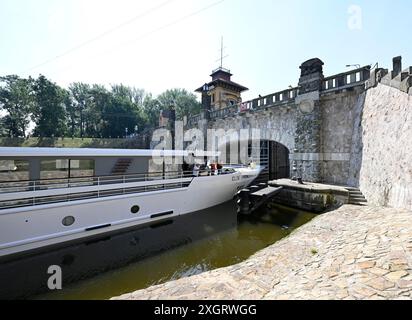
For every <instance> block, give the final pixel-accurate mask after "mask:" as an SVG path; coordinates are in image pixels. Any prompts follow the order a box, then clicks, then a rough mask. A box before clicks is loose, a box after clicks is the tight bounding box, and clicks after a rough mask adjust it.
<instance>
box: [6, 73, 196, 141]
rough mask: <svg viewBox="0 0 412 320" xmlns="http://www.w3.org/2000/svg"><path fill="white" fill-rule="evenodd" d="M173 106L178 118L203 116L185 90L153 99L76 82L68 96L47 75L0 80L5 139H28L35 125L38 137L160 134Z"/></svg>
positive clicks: (119, 87)
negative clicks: (163, 113)
mask: <svg viewBox="0 0 412 320" xmlns="http://www.w3.org/2000/svg"><path fill="white" fill-rule="evenodd" d="M171 106H173V107H174V108H175V110H176V115H177V117H178V118H183V116H185V115H186V116H190V115H193V114H197V113H199V111H200V103H199V102H198V101H197V100H196V96H195V95H194V94H192V93H190V92H188V91H186V90H184V89H171V90H167V91H166V92H164V93H162V94H160V95H159V96H158V97H154V96H153V95H152V94H150V93H147V92H145V90H143V89H137V88H133V87H128V86H125V85H122V84H115V85H112V86H111V87H110V88H109V89H107V88H106V87H105V86H102V85H98V84H93V85H90V84H86V83H81V82H75V83H72V84H71V85H70V86H69V87H68V89H67V90H66V89H64V88H61V87H59V86H58V85H57V84H55V83H53V82H51V81H50V80H48V79H47V78H46V77H45V76H43V75H40V76H39V77H38V78H37V79H32V78H29V79H22V78H19V77H18V76H5V77H0V110H1V111H2V112H1V113H0V135H1V136H10V137H25V136H26V134H27V132H28V128H29V126H30V121H32V125H33V126H34V130H33V134H34V135H35V136H38V137H53V136H54V137H61V136H71V137H89V138H117V137H123V136H124V135H125V134H126V133H128V134H129V135H130V134H134V133H141V132H143V131H145V130H148V129H150V128H156V127H157V126H158V121H159V115H160V112H161V111H162V110H168V109H170V107H171Z"/></svg>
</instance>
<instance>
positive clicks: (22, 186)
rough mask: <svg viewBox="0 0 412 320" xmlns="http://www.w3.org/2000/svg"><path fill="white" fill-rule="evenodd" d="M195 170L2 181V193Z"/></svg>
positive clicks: (183, 174)
mask: <svg viewBox="0 0 412 320" xmlns="http://www.w3.org/2000/svg"><path fill="white" fill-rule="evenodd" d="M192 176H193V172H192V171H191V172H183V171H178V172H152V173H145V174H128V175H110V176H99V177H73V178H54V179H42V180H31V181H7V182H0V194H1V193H14V192H30V191H43V190H53V189H64V188H79V187H91V186H104V185H111V184H128V183H137V182H150V181H159V180H177V179H184V178H188V177H192Z"/></svg>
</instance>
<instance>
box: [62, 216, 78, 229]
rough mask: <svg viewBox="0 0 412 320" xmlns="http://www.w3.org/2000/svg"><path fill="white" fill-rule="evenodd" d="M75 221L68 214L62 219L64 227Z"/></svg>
mask: <svg viewBox="0 0 412 320" xmlns="http://www.w3.org/2000/svg"><path fill="white" fill-rule="evenodd" d="M75 221H76V219H75V218H74V217H72V216H68V217H66V218H64V219H63V221H62V224H63V225H64V226H65V227H70V226H71V225H73V223H74V222H75Z"/></svg>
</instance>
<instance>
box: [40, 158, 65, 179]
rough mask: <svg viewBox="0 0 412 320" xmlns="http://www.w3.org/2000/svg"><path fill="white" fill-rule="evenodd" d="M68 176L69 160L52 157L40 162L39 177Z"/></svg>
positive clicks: (59, 177) (60, 177) (61, 177)
mask: <svg viewBox="0 0 412 320" xmlns="http://www.w3.org/2000/svg"><path fill="white" fill-rule="evenodd" d="M68 177H69V160H67V159H53V160H42V161H41V162H40V179H42V180H48V179H66V178H68Z"/></svg>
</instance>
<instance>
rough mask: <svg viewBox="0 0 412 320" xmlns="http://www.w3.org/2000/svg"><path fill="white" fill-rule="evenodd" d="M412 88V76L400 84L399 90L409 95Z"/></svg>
mask: <svg viewBox="0 0 412 320" xmlns="http://www.w3.org/2000/svg"><path fill="white" fill-rule="evenodd" d="M411 88H412V76H408V77H407V78H405V79H404V80H403V81H402V83H401V84H400V87H399V89H400V90H401V91H403V92H406V93H409V90H410V89H411Z"/></svg>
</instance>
